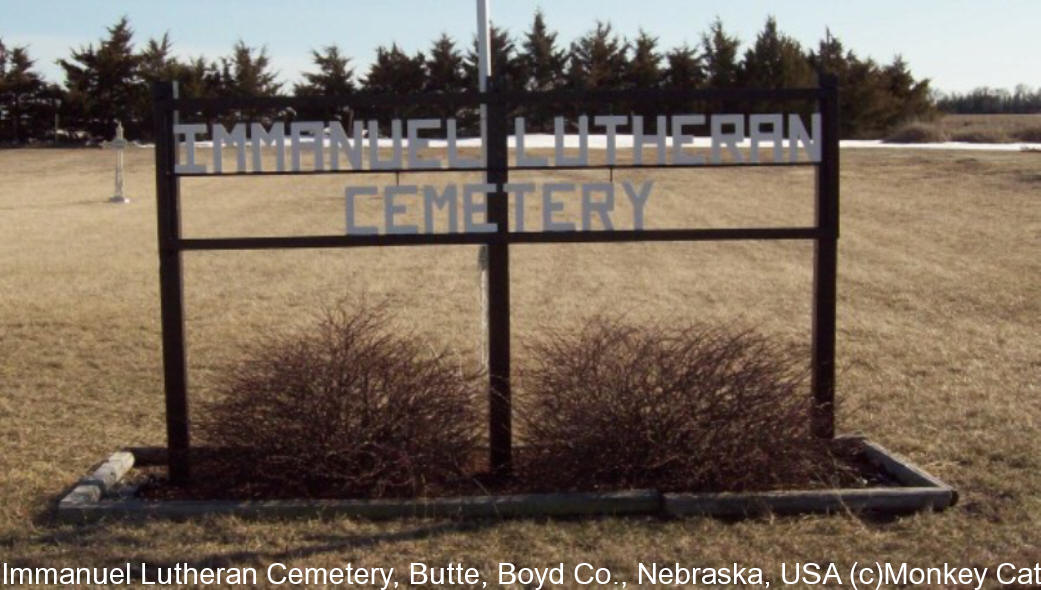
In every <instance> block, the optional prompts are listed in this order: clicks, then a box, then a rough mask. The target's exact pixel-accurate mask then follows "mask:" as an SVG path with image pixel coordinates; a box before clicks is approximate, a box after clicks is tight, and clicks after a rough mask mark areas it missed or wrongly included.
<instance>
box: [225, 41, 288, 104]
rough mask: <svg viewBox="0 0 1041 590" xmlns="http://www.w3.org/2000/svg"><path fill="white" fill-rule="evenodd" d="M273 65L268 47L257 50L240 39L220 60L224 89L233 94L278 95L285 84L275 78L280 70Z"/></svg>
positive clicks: (246, 95) (229, 94)
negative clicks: (273, 69)
mask: <svg viewBox="0 0 1041 590" xmlns="http://www.w3.org/2000/svg"><path fill="white" fill-rule="evenodd" d="M270 67H271V58H269V57H268V55H267V48H266V47H261V48H260V49H259V50H257V49H256V48H253V47H250V46H248V45H246V43H245V42H244V41H242V40H241V39H240V40H239V41H238V42H237V43H235V46H234V47H233V48H232V50H231V55H229V56H226V57H222V58H221V60H220V77H221V93H222V94H223V95H225V96H232V97H248V96H275V95H277V94H278V92H279V90H280V89H281V88H282V84H281V83H280V82H276V81H275V80H276V78H277V76H278V74H277V73H276V72H272V71H270V70H269V68H270Z"/></svg>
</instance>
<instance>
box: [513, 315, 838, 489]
mask: <svg viewBox="0 0 1041 590" xmlns="http://www.w3.org/2000/svg"><path fill="white" fill-rule="evenodd" d="M533 348H534V353H535V354H534V359H533V360H534V365H533V366H532V367H531V368H530V369H529V370H527V371H525V372H523V374H522V375H523V384H524V390H525V392H526V393H527V394H528V395H529V396H530V397H529V398H528V399H527V400H526V401H527V404H526V405H525V406H524V407H523V409H522V410H520V412H519V415H520V417H521V419H522V423H523V428H524V433H523V438H524V442H525V443H526V445H527V446H526V448H525V449H524V452H523V453H520V455H519V457H518V463H519V465H520V467H521V470H522V473H524V474H526V476H527V477H529V478H531V479H533V480H534V481H538V482H539V483H540V485H541V486H542V487H547V488H555V489H578V488H595V489H603V488H609V487H654V488H657V489H661V490H674V491H679V490H686V491H699V490H715V491H719V490H750V489H769V488H775V487H779V486H785V485H806V484H807V483H808V482H810V481H813V480H815V478H818V476H819V475H820V474H821V473H822V472H825V471H827V472H831V473H833V472H834V470H835V466H834V465H832V458H831V455H830V453H829V445H828V443H827V442H826V441H822V440H820V439H816V438H814V437H813V436H812V434H811V432H810V426H809V425H810V410H811V399H810V395H809V392H808V391H807V390H808V387H806V386H805V382H806V376H807V375H806V373H807V367H806V365H807V363H805V361H802V362H800V361H798V360H796V358H797V357H796V355H794V354H792V352H791V351H788V350H786V349H785V348H784V347H782V346H781V345H779V344H777V343H774V342H772V341H770V340H768V339H767V338H765V337H763V336H760V335H757V334H755V333H752V332H734V331H733V330H731V329H729V328H728V327H725V326H708V325H694V326H687V327H662V326H656V327H637V326H633V325H628V324H626V323H625V322H622V321H619V320H615V319H607V318H603V317H598V318H595V319H594V320H592V321H590V322H588V323H587V324H586V325H584V326H583V327H582V328H581V329H580V330H579V331H577V332H573V333H564V332H558V333H554V334H552V335H550V336H549V337H547V338H545V339H543V340H540V341H538V342H536V343H535V344H534V347H533ZM802 358H803V359H805V357H802Z"/></svg>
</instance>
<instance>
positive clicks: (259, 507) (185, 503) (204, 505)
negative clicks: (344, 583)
mask: <svg viewBox="0 0 1041 590" xmlns="http://www.w3.org/2000/svg"><path fill="white" fill-rule="evenodd" d="M660 507H661V495H660V494H658V492H656V491H654V490H630V491H624V492H608V493H567V494H525V495H511V496H470V497H454V498H429V499H420V500H411V499H406V500H394V499H386V500H271V501H248V502H236V501H191V500H173V501H156V502H152V501H146V500H139V499H129V500H122V501H119V500H115V501H105V502H93V503H86V504H79V505H75V506H73V505H69V506H66V507H63V508H62V509H59V516H60V517H61V518H62V520H65V521H67V522H70V521H72V522H86V521H96V520H100V519H104V518H113V517H121V518H174V519H181V518H193V517H200V516H207V515H233V516H237V517H242V518H260V517H265V518H313V517H351V518H365V519H372V520H384V519H390V518H411V517H426V518H507V517H525V516H584V515H625V514H653V513H657V512H658V511H659V510H660Z"/></svg>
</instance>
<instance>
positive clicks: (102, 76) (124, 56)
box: [58, 17, 144, 138]
mask: <svg viewBox="0 0 1041 590" xmlns="http://www.w3.org/2000/svg"><path fill="white" fill-rule="evenodd" d="M133 35H134V32H133V30H131V28H130V25H129V23H128V21H127V19H126V17H123V18H121V19H120V20H119V21H118V22H117V23H116V24H115V25H113V26H111V27H109V29H108V38H107V39H104V40H102V41H101V42H100V43H99V44H98V47H97V48H96V49H95V47H94V45H93V44H91V45H87V46H86V47H80V48H79V49H78V50H75V51H73V52H72V56H71V59H68V60H66V59H61V60H58V64H59V65H61V67H62V69H64V70H65V87H66V89H67V94H66V100H65V104H66V107H67V110H68V112H69V114H70V115H71V116H72V118H73V121H72V123H73V124H74V125H77V126H79V127H81V128H84V129H86V130H87V131H88V132H89V133H90V134H91V135H93V136H95V137H101V138H108V137H110V136H111V135H112V130H113V128H114V125H115V121H116V120H117V119H118V120H121V121H123V125H124V127H126V128H127V132H128V133H129V134H130V135H131V136H136V135H138V134H139V132H140V128H141V124H142V121H141V120H140V114H139V113H135V109H134V106H135V105H137V104H140V102H141V94H142V93H143V92H144V88H143V86H142V84H141V81H140V78H139V77H138V64H139V62H140V57H139V56H138V55H137V54H135V53H134V48H133V44H132V43H131V41H132V39H133Z"/></svg>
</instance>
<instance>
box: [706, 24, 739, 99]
mask: <svg viewBox="0 0 1041 590" xmlns="http://www.w3.org/2000/svg"><path fill="white" fill-rule="evenodd" d="M701 45H702V47H703V48H704V60H705V69H706V71H707V74H708V84H709V86H711V87H714V88H733V87H734V86H737V84H738V75H739V73H740V66H739V64H738V62H737V50H738V48H739V47H740V46H741V41H739V40H738V38H737V37H732V36H730V35H728V34H727V33H726V31H724V30H723V21H721V20H720V19H719V17H716V20H715V21H713V22H712V26H711V27H709V31H708V33H706V34H704V35H703V36H702V37H701Z"/></svg>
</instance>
